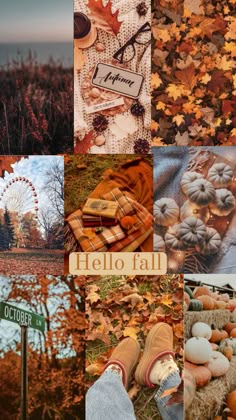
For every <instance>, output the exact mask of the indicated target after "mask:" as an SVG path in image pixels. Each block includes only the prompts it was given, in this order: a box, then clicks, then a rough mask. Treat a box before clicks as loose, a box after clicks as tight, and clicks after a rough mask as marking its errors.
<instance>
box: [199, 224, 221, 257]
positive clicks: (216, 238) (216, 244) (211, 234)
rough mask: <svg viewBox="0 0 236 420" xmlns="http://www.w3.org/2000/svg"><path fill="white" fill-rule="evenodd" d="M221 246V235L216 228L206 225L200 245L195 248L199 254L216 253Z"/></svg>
mask: <svg viewBox="0 0 236 420" xmlns="http://www.w3.org/2000/svg"><path fill="white" fill-rule="evenodd" d="M220 246H221V237H220V234H219V233H218V232H217V230H216V229H214V228H211V227H207V228H206V236H205V238H204V241H203V242H202V244H201V245H197V246H196V249H197V251H198V252H200V254H203V255H213V254H216V253H217V252H218V251H219V249H220Z"/></svg>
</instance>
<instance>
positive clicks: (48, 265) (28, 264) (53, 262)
mask: <svg viewBox="0 0 236 420" xmlns="http://www.w3.org/2000/svg"><path fill="white" fill-rule="evenodd" d="M0 273H1V274H7V275H10V274H18V275H24V274H41V275H43V274H44V273H51V274H53V275H62V274H63V273H64V252H63V251H60V250H51V249H50V250H49V249H47V250H28V249H27V250H26V249H25V250H24V249H23V250H18V251H15V252H12V251H5V252H0Z"/></svg>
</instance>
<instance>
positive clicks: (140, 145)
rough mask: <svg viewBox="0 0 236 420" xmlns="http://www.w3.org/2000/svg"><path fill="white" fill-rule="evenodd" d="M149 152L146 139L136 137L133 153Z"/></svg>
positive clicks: (143, 153)
mask: <svg viewBox="0 0 236 420" xmlns="http://www.w3.org/2000/svg"><path fill="white" fill-rule="evenodd" d="M149 152H150V146H149V143H148V141H147V140H145V139H138V140H135V142H134V153H137V154H139V153H140V154H141V155H145V154H147V153H149Z"/></svg>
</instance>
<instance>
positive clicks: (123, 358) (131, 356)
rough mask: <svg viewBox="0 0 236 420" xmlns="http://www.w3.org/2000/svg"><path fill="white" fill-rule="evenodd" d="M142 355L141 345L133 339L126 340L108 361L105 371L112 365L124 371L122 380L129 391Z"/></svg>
mask: <svg viewBox="0 0 236 420" xmlns="http://www.w3.org/2000/svg"><path fill="white" fill-rule="evenodd" d="M139 354H140V345H139V343H138V342H137V341H136V340H134V339H133V338H130V337H128V338H125V339H124V340H122V341H121V342H120V343H119V344H118V346H117V347H116V348H115V350H114V351H113V353H112V355H111V357H110V359H109V360H108V362H107V364H106V366H105V369H106V368H107V367H108V366H110V365H113V364H114V365H118V366H119V367H120V368H121V370H122V380H123V384H124V387H125V388H126V389H127V388H128V384H129V382H130V378H131V375H132V373H133V371H134V369H135V367H136V365H137V363H138V359H139Z"/></svg>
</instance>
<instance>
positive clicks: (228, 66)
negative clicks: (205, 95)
mask: <svg viewBox="0 0 236 420" xmlns="http://www.w3.org/2000/svg"><path fill="white" fill-rule="evenodd" d="M233 66H234V62H233V61H232V60H227V57H226V56H225V55H223V57H221V56H218V57H217V59H216V67H218V68H219V69H220V70H224V71H227V70H232V68H233Z"/></svg>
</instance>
